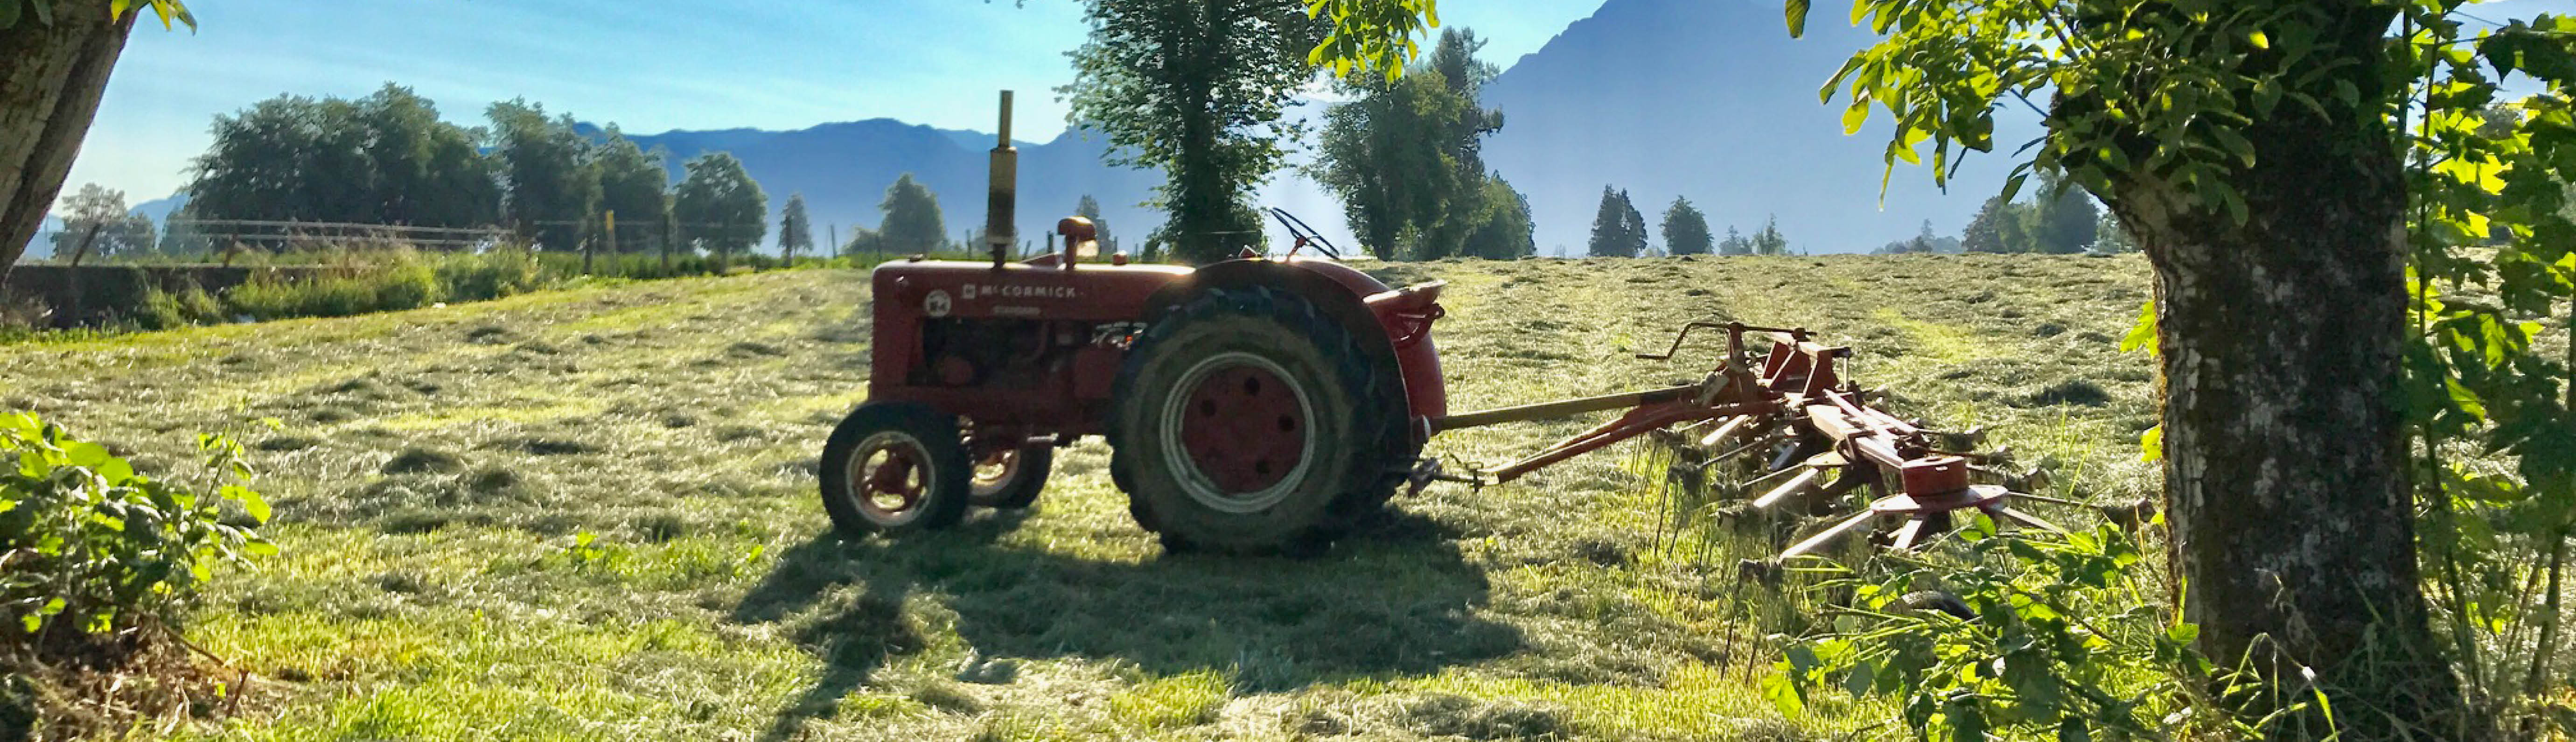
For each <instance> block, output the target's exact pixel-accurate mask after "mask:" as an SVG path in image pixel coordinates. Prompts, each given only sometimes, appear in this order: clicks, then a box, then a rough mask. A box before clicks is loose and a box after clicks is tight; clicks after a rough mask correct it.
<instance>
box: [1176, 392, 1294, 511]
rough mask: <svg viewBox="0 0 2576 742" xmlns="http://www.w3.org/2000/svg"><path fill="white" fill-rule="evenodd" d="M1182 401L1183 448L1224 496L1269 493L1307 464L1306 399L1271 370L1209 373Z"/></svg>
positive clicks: (1186, 393)
mask: <svg viewBox="0 0 2576 742" xmlns="http://www.w3.org/2000/svg"><path fill="white" fill-rule="evenodd" d="M1265 365H1266V364H1265ZM1180 401H1181V402H1182V404H1183V405H1184V406H1183V407H1182V409H1181V410H1180V413H1181V444H1182V447H1183V448H1184V449H1185V450H1187V451H1188V452H1189V461H1190V464H1191V465H1192V466H1194V467H1196V468H1197V469H1198V473H1199V475H1200V476H1202V477H1205V478H1206V479H1207V481H1208V483H1209V484H1213V485H1215V486H1216V489H1217V491H1218V492H1219V493H1222V494H1226V495H1246V494H1253V493H1259V492H1261V491H1263V490H1267V489H1269V488H1271V487H1274V486H1277V485H1278V484H1279V483H1280V482H1282V481H1285V480H1287V478H1288V476H1289V474H1290V473H1291V472H1294V471H1296V470H1297V468H1298V464H1300V463H1302V462H1304V461H1305V459H1306V438H1307V430H1306V426H1307V423H1308V422H1309V421H1308V419H1307V414H1306V404H1305V400H1304V399H1303V398H1302V397H1300V396H1299V395H1298V393H1297V390H1296V388H1295V387H1292V386H1290V385H1289V384H1288V381H1287V380H1286V379H1283V378H1281V377H1280V375H1279V374H1278V373H1276V372H1274V371H1272V370H1271V369H1269V368H1264V367H1263V366H1262V365H1254V364H1228V365H1222V366H1218V367H1215V368H1213V369H1209V370H1208V371H1207V372H1206V373H1205V374H1204V375H1202V376H1200V377H1199V379H1198V382H1197V383H1196V384H1195V385H1192V386H1191V387H1190V388H1189V389H1188V390H1187V391H1185V392H1183V396H1182V397H1181V400H1180Z"/></svg>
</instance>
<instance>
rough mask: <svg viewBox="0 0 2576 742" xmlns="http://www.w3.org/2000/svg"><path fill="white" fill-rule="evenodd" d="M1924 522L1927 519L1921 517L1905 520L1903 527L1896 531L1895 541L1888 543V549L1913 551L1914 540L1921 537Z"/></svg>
mask: <svg viewBox="0 0 2576 742" xmlns="http://www.w3.org/2000/svg"><path fill="white" fill-rule="evenodd" d="M1926 520H1928V519H1927V518H1924V517H1923V516H1921V515H1917V516H1914V517H1912V518H1907V519H1905V525H1904V526H1902V527H1899V528H1897V529H1896V540H1895V541H1893V542H1890V543H1889V544H1888V548H1892V549H1895V550H1897V551H1913V550H1914V540H1915V539H1917V538H1921V537H1922V536H1923V523H1924V521H1926Z"/></svg>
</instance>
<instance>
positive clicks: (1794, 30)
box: [1785, 0, 1808, 39]
mask: <svg viewBox="0 0 2576 742" xmlns="http://www.w3.org/2000/svg"><path fill="white" fill-rule="evenodd" d="M1807 2H1808V0H1789V2H1788V7H1787V8H1785V9H1786V10H1787V11H1788V15H1789V38H1793V39H1794V38H1798V37H1800V36H1805V35H1807Z"/></svg>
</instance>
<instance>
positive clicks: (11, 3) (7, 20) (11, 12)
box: [0, 0, 35, 631]
mask: <svg viewBox="0 0 2576 742" xmlns="http://www.w3.org/2000/svg"><path fill="white" fill-rule="evenodd" d="M20 4H21V3H20V2H19V0H0V30H5V29H9V28H12V27H15V26H17V25H18V12H19V9H18V6H19V5H20ZM27 630H28V631H35V629H34V628H32V627H30V628H28V629H27Z"/></svg>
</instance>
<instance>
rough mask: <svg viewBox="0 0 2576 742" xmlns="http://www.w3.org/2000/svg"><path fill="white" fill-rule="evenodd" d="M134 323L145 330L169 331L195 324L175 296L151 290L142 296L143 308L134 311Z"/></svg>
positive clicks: (186, 309) (158, 290)
mask: <svg viewBox="0 0 2576 742" xmlns="http://www.w3.org/2000/svg"><path fill="white" fill-rule="evenodd" d="M134 323H135V324H137V325H141V326H142V327H143V329H146V330H169V329H176V328H180V327H186V326H188V325H191V324H195V320H194V319H192V318H190V317H189V316H188V308H187V307H186V306H185V305H182V304H180V303H179V297H178V296H177V295H174V294H171V293H170V292H167V291H162V290H160V289H153V290H152V291H150V292H149V293H146V294H144V295H143V306H142V307H141V308H139V309H136V310H135V312H134Z"/></svg>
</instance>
